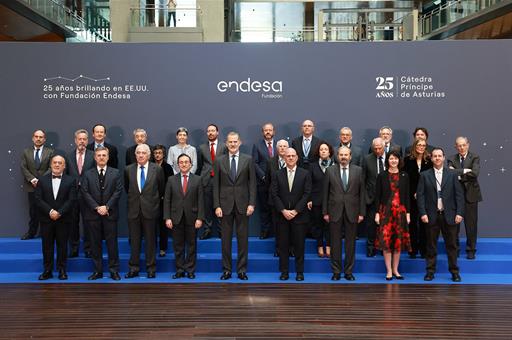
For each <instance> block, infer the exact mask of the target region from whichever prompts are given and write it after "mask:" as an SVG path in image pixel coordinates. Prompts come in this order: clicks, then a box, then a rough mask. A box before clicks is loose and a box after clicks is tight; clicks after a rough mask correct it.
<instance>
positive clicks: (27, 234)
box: [21, 233, 35, 240]
mask: <svg viewBox="0 0 512 340" xmlns="http://www.w3.org/2000/svg"><path fill="white" fill-rule="evenodd" d="M34 237H35V235H34V234H31V233H25V234H24V235H23V236H22V237H21V239H22V240H30V239H33V238H34Z"/></svg>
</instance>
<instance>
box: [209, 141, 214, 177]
mask: <svg viewBox="0 0 512 340" xmlns="http://www.w3.org/2000/svg"><path fill="white" fill-rule="evenodd" d="M214 145H215V143H211V144H210V157H211V158H212V171H210V176H211V177H213V175H214V174H215V173H214V172H213V162H215V149H214V148H213V146H214Z"/></svg>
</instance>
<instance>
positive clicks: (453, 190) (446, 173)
mask: <svg viewBox="0 0 512 340" xmlns="http://www.w3.org/2000/svg"><path fill="white" fill-rule="evenodd" d="M416 197H417V201H418V212H419V214H420V216H423V215H427V216H428V221H429V224H435V223H436V218H437V184H436V176H435V174H434V169H430V170H427V171H424V172H422V173H421V174H420V181H419V183H418V190H417V191H416ZM441 197H442V199H443V207H444V216H445V218H446V223H448V224H455V215H460V216H464V192H463V190H462V186H461V185H460V183H459V181H458V180H457V174H456V173H455V171H453V170H450V169H449V168H447V167H445V168H443V179H442V181H441Z"/></svg>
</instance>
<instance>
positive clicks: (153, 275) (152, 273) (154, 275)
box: [146, 272, 156, 279]
mask: <svg viewBox="0 0 512 340" xmlns="http://www.w3.org/2000/svg"><path fill="white" fill-rule="evenodd" d="M146 277H147V278H148V279H154V278H155V277H156V273H155V272H148V273H147V275H146Z"/></svg>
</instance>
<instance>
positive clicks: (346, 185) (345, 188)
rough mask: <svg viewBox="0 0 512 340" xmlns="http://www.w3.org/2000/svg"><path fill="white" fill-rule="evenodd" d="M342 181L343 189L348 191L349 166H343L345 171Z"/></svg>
mask: <svg viewBox="0 0 512 340" xmlns="http://www.w3.org/2000/svg"><path fill="white" fill-rule="evenodd" d="M341 183H342V184H343V190H345V191H347V187H348V178H347V168H343V173H342V174H341Z"/></svg>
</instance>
